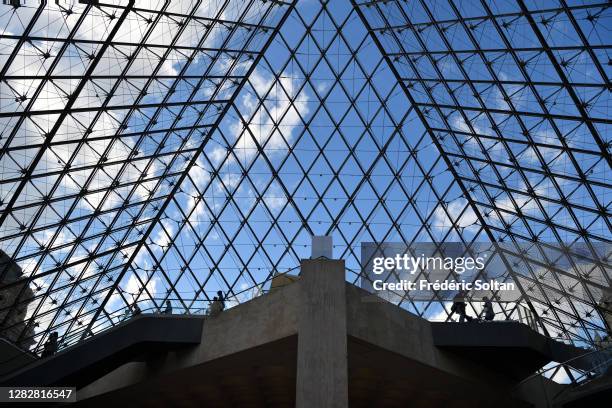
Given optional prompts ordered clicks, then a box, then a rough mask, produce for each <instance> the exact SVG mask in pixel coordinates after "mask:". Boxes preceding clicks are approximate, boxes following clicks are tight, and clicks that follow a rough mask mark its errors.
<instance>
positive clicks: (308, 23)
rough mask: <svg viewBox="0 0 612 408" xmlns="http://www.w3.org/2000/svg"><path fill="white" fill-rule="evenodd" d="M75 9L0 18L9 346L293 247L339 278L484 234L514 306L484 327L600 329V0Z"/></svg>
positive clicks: (274, 262) (189, 300) (604, 207)
mask: <svg viewBox="0 0 612 408" xmlns="http://www.w3.org/2000/svg"><path fill="white" fill-rule="evenodd" d="M86 3H87V2H83V3H78V2H75V1H61V0H60V1H58V2H57V3H47V2H42V3H40V4H38V3H37V4H35V5H31V4H20V6H19V7H15V6H14V5H13V6H8V5H7V6H0V27H1V28H2V30H1V31H0V108H1V109H0V165H1V166H2V167H1V171H2V177H1V180H0V248H1V249H2V250H3V251H4V252H6V253H7V255H8V256H10V257H11V258H12V259H14V260H15V261H16V262H17V263H18V264H19V265H20V266H21V268H22V270H23V272H24V276H23V277H22V278H20V279H17V280H8V279H6V277H2V276H0V282H2V288H3V289H2V290H3V291H13V292H16V293H15V296H14V297H12V298H10V302H8V303H9V304H6V305H5V304H2V307H1V308H0V318H2V320H3V321H2V323H1V324H0V327H2V330H3V332H4V335H7V333H9V332H10V333H12V331H11V330H13V331H14V330H15V327H17V326H16V324H15V323H14V321H13V320H12V316H13V317H14V316H15V315H22V314H25V316H26V319H27V320H26V321H27V325H26V326H25V327H20V328H19V333H18V335H16V337H15V338H13V339H12V340H13V341H16V342H19V343H21V344H23V345H27V346H30V345H32V348H34V349H39V348H40V346H41V345H42V344H43V343H44V341H45V340H46V338H47V336H48V334H49V333H50V332H52V331H58V332H59V333H60V338H61V339H62V340H63V342H64V344H70V343H71V342H74V341H79V340H81V339H84V338H86V337H87V336H89V335H91V334H95V333H96V332H98V331H100V330H104V329H105V328H107V327H110V326H112V325H114V324H116V322H117V321H118V320H117V316H118V314H119V313H122V312H123V310H124V309H125V308H126V307H128V306H130V305H132V304H133V303H134V302H142V303H143V304H146V305H147V307H151V308H153V309H160V308H163V305H164V304H165V302H166V301H171V302H172V304H173V305H174V308H175V309H178V310H183V311H191V310H193V309H194V308H198V307H200V306H201V305H202V304H206V302H208V301H209V300H210V299H211V298H212V296H213V295H214V294H215V293H216V291H217V290H221V291H223V292H224V293H225V294H227V296H228V299H229V300H228V302H230V303H234V302H241V301H243V300H246V299H248V298H249V297H250V296H253V295H254V294H255V292H260V291H261V290H265V288H266V287H267V285H268V284H269V281H270V278H271V277H272V276H273V275H274V274H277V273H284V272H287V271H290V272H291V271H293V270H295V268H296V266H297V265H299V260H300V259H301V258H305V257H307V256H308V252H309V244H310V237H311V236H312V235H313V234H316V235H323V234H332V235H334V240H335V255H336V256H337V257H340V258H343V259H345V260H346V264H347V267H348V269H349V274H348V275H347V279H348V280H350V281H353V282H356V283H357V282H359V281H360V280H362V279H364V277H363V276H362V275H361V273H360V266H359V265H360V253H359V248H360V245H361V243H362V242H376V243H382V242H385V241H401V242H405V243H416V242H433V243H435V245H436V246H438V247H439V248H443V247H444V245H445V244H447V243H449V242H462V243H463V244H464V245H465V246H466V248H468V250H469V248H473V247H475V246H476V245H477V244H479V243H482V242H488V243H490V244H491V245H492V246H493V247H494V248H496V250H497V251H498V253H499V255H498V256H499V257H500V259H502V260H503V262H504V264H505V265H506V267H507V269H508V276H509V277H510V278H512V279H513V280H514V281H515V282H517V284H518V285H519V286H520V288H521V291H522V298H521V300H520V302H518V303H517V304H514V305H507V306H504V307H502V310H501V312H502V313H503V314H504V315H505V316H507V317H508V318H514V317H515V316H516V314H517V313H518V310H519V309H518V306H519V305H520V306H527V307H529V308H530V309H531V311H532V312H533V313H534V314H535V315H536V316H537V319H538V323H539V325H540V327H541V329H542V330H543V331H544V332H545V333H547V334H549V335H551V336H558V337H561V338H563V339H566V340H569V341H572V342H574V343H577V344H586V345H589V344H593V342H594V341H595V338H596V337H597V336H600V337H603V336H605V334H606V333H609V332H610V327H608V325H607V324H608V323H607V322H606V314H608V313H610V312H609V311H606V309H605V308H602V307H601V305H599V302H600V299H601V297H602V296H603V295H604V294H605V293H606V292H605V291H606V290H609V287H610V261H609V258H610V249H609V248H610V247H609V245H608V244H609V243H610V229H611V224H610V209H609V203H610V182H609V180H610V164H611V161H610V146H611V144H610V141H609V140H610V137H609V128H610V127H609V125H610V119H609V117H610V115H609V107H608V104H609V102H608V101H609V97H608V95H609V92H610V80H609V75H608V74H609V66H610V57H609V52H610V44H609V40H608V38H609V35H608V34H609V33H608V32H607V31H608V29H607V26H606V23H608V26H609V20H610V18H611V16H610V9H609V7H608V3H605V2H604V3H601V4H600V3H592V4H582V3H581V2H566V1H564V0H559V1H552V0H551V1H540V2H534V4H530V5H529V7H528V6H527V5H526V4H525V3H523V2H522V1H521V0H518V1H514V0H512V1H510V0H509V1H496V2H488V1H484V0H483V1H480V2H462V1H455V0H446V1H436V2H433V1H426V0H419V1H411V2H405V1H391V0H385V1H369V2H362V1H349V0H339V1H336V0H334V1H333V2H327V1H319V2H282V1H264V0H250V1H233V0H228V1H221V0H216V1H209V2H206V1H197V0H183V1H178V2H176V1H172V2H171V1H162V0H147V1H130V2H127V1H109V2H108V3H106V2H99V3H95V4H94V3H91V4H86ZM568 3H569V4H568ZM587 68H588V69H587ZM587 71H588V72H587ZM578 260H580V261H578ZM17 292H18V293H17ZM7 293H8V292H7ZM394 301H396V302H397V303H398V304H399V305H401V306H402V307H404V308H406V309H407V310H410V311H411V312H413V313H416V314H418V315H420V316H423V317H425V318H429V319H442V320H445V319H450V314H451V313H450V308H449V306H450V305H449V304H448V301H447V300H446V299H443V298H442V297H441V296H437V295H435V296H433V297H432V299H431V300H429V301H425V302H424V301H417V300H415V299H411V298H410V297H408V296H398V297H397V298H396V299H394ZM473 312H475V313H478V312H479V310H478V309H477V308H476V309H473ZM608 319H609V317H608Z"/></svg>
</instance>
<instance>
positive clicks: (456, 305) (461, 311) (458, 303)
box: [451, 292, 495, 323]
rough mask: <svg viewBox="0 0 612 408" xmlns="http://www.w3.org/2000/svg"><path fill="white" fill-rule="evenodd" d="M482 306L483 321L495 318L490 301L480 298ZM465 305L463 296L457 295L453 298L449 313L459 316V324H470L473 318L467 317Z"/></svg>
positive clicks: (486, 298)
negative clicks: (466, 322)
mask: <svg viewBox="0 0 612 408" xmlns="http://www.w3.org/2000/svg"><path fill="white" fill-rule="evenodd" d="M482 300H483V302H484V304H483V306H482V313H483V315H484V320H485V321H491V320H493V319H494V318H495V312H494V311H493V303H492V302H491V299H489V298H488V297H487V296H485V297H483V298H482ZM466 307H467V304H466V303H465V294H464V293H461V292H459V293H457V294H456V295H455V297H454V298H453V306H452V307H451V312H453V313H456V314H458V315H459V323H463V322H465V321H468V322H471V321H472V320H474V318H473V317H471V316H469V315H468V314H467V311H466Z"/></svg>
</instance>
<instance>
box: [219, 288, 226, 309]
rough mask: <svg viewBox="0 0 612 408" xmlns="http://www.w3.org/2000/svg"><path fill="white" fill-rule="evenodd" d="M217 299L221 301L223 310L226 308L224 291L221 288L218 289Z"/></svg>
mask: <svg viewBox="0 0 612 408" xmlns="http://www.w3.org/2000/svg"><path fill="white" fill-rule="evenodd" d="M217 300H218V301H219V305H220V308H221V311H223V310H225V298H224V297H223V292H221V291H220V290H218V291H217Z"/></svg>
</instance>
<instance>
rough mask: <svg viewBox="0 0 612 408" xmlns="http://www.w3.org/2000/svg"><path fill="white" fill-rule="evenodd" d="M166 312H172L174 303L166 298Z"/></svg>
mask: <svg viewBox="0 0 612 408" xmlns="http://www.w3.org/2000/svg"><path fill="white" fill-rule="evenodd" d="M164 314H172V303H170V301H169V300H166V309H164Z"/></svg>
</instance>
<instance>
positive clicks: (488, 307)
mask: <svg viewBox="0 0 612 408" xmlns="http://www.w3.org/2000/svg"><path fill="white" fill-rule="evenodd" d="M482 300H484V306H483V308H482V311H483V314H484V319H485V320H486V321H488V322H490V321H492V320H493V319H494V318H495V312H494V311H493V303H492V302H491V299H489V298H488V297H486V296H485V297H483V298H482Z"/></svg>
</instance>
